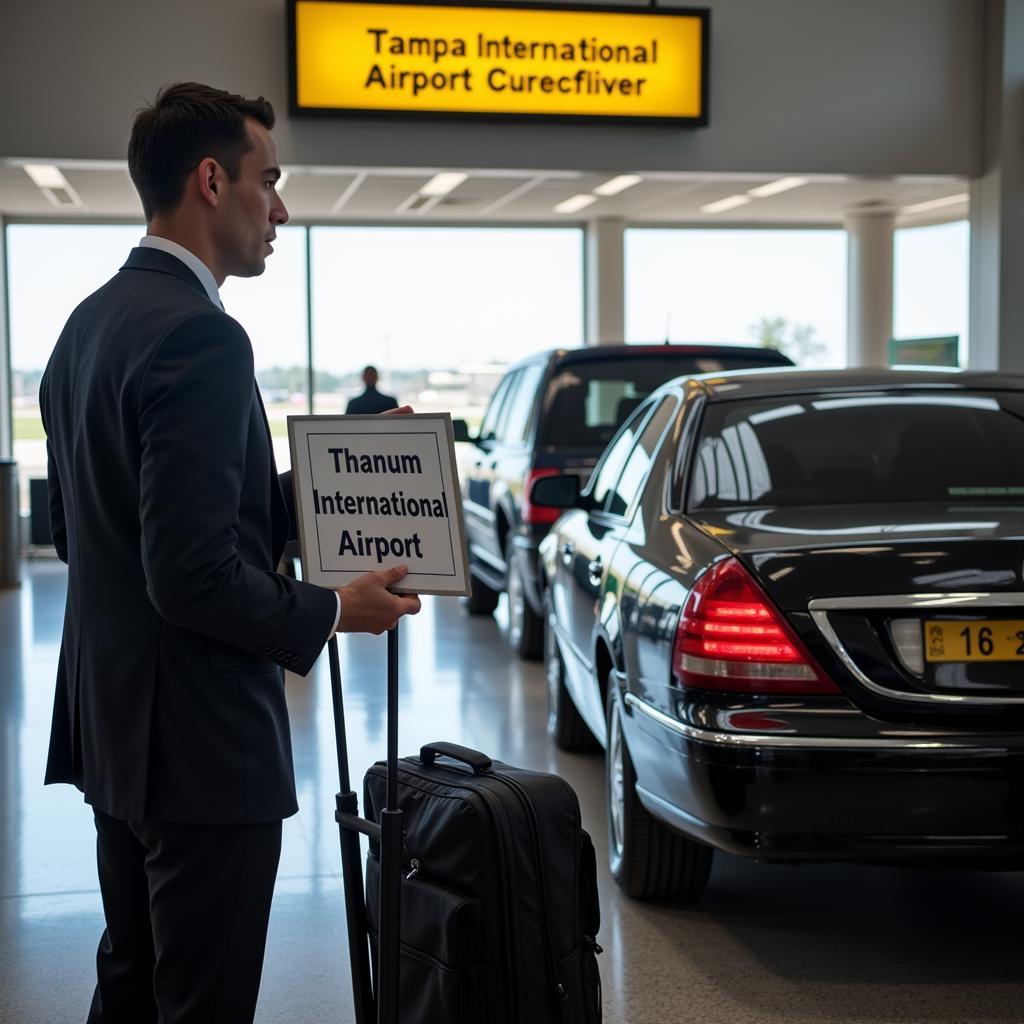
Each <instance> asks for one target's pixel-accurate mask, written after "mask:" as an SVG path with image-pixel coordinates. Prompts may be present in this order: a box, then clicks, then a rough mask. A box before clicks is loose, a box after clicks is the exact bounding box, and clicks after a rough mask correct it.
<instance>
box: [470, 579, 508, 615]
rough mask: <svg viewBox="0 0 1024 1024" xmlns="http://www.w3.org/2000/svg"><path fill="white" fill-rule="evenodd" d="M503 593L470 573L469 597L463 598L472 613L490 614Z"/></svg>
mask: <svg viewBox="0 0 1024 1024" xmlns="http://www.w3.org/2000/svg"><path fill="white" fill-rule="evenodd" d="M500 597H501V594H499V593H498V591H496V590H492V589H491V588H490V587H489V586H487V584H486V583H484V581H483V580H482V579H480V578H479V577H477V576H474V575H473V573H472V572H470V574H469V597H466V598H463V605H464V606H465V609H466V611H467V612H469V614H470V615H490V614H491V613H492V612H493V611H494V609H495V608H497V607H498V598H500Z"/></svg>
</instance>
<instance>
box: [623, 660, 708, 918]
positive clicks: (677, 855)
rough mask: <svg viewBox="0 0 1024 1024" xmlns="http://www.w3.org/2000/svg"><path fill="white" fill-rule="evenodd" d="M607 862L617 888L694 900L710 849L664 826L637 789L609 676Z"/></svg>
mask: <svg viewBox="0 0 1024 1024" xmlns="http://www.w3.org/2000/svg"><path fill="white" fill-rule="evenodd" d="M606 712H607V720H608V751H607V754H606V757H605V764H606V766H607V771H606V786H607V790H606V806H607V811H608V867H609V869H610V871H611V873H612V877H613V878H614V879H615V881H616V882H617V883H618V884H619V887H620V888H621V889H622V890H623V891H624V892H625V893H626V894H627V895H628V896H632V897H634V898H635V899H641V900H669V899H675V900H693V899H695V898H696V897H697V896H699V895H700V893H701V892H702V891H703V889H704V886H705V885H707V881H708V876H709V874H710V873H711V859H712V855H713V853H714V851H713V850H712V849H711V848H710V847H708V846H703V845H702V844H700V843H696V842H694V841H693V840H692V839H686V838H685V837H684V836H681V835H679V834H678V833H676V832H673V831H672V830H671V829H669V828H666V827H665V826H664V825H662V823H661V822H660V821H658V820H657V819H656V818H653V817H652V816H651V815H650V814H649V813H648V812H647V809H646V808H645V807H644V806H643V804H641V803H640V798H639V797H638V796H637V794H636V772H635V770H634V769H633V761H632V759H631V758H630V756H629V750H628V749H627V747H626V739H625V736H624V735H623V732H622V702H621V700H620V698H619V695H618V693H617V692H616V686H615V683H614V681H613V680H612V679H609V680H608V700H607V703H606Z"/></svg>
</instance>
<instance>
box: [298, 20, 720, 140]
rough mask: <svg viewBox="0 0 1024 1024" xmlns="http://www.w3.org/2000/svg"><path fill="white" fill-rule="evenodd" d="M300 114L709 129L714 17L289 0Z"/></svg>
mask: <svg viewBox="0 0 1024 1024" xmlns="http://www.w3.org/2000/svg"><path fill="white" fill-rule="evenodd" d="M289 28H290V31H291V54H290V57H291V61H292V76H291V90H292V91H291V110H292V113H293V114H303V113H321V114H326V113H353V112H376V113H382V112H388V111H390V112H401V113H403V114H409V113H424V114H435V115H436V114H452V115H459V116H467V115H470V116H488V115H498V116H502V117H520V118H522V117H527V118H545V117H558V118H563V119H565V118H572V119H577V118H584V119H590V118H616V119H625V120H639V121H646V122H651V121H672V122H675V123H679V124H691V125H702V124H706V123H707V78H708V75H707V49H708V47H707V41H708V12H707V10H706V9H699V10H697V9H694V10H690V9H679V8H642V7H611V6H608V7H605V6H601V7H582V6H575V5H573V6H571V7H570V6H560V7H540V6H530V5H510V4H505V3H500V4H486V3H466V4H458V5H455V4H421V3H401V2H399V3H393V2H376V0H361V2H350V0H290V24H289Z"/></svg>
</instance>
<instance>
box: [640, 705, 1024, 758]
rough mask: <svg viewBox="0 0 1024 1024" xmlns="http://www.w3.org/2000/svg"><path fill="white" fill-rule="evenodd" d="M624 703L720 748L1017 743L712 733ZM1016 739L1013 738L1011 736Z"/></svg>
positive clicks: (938, 747)
mask: <svg viewBox="0 0 1024 1024" xmlns="http://www.w3.org/2000/svg"><path fill="white" fill-rule="evenodd" d="M625 701H626V704H627V705H628V706H629V707H630V708H632V709H634V710H636V711H638V712H640V714H642V715H645V716H646V717H647V718H650V719H651V720H652V721H654V722H657V723H658V724H659V725H662V726H664V727H665V728H666V729H670V730H671V731H672V732H675V733H678V734H679V735H680V736H684V737H685V738H686V739H688V740H696V741H697V742H699V743H711V744H714V745H715V746H719V747H733V748H737V747H738V748H747V747H755V748H756V747H776V748H787V749H791V750H926V751H937V752H946V751H957V750H989V749H998V748H1000V747H1005V746H1008V745H1010V746H1019V745H1020V744H1019V743H1017V742H1014V743H1007V742H1005V739H1006V738H1005V737H1003V740H1004V742H988V741H986V740H983V739H979V740H973V739H972V740H960V739H952V740H946V739H923V738H922V739H910V738H906V739H894V738H882V739H860V738H857V737H849V738H847V737H839V736H793V735H791V734H790V735H785V736H772V735H770V734H761V733H728V732H715V731H712V730H710V729H698V728H697V727H696V726H693V725H687V724H686V723H685V722H680V721H677V720H676V719H675V718H672V717H670V716H669V715H666V714H665V712H664V711H659V710H658V709H657V708H655V707H652V706H651V705H650V704H648V703H647V702H646V701H643V700H641V699H640V698H639V697H637V696H636V695H635V694H632V693H627V694H626V696H625ZM1014 739H1016V737H1014Z"/></svg>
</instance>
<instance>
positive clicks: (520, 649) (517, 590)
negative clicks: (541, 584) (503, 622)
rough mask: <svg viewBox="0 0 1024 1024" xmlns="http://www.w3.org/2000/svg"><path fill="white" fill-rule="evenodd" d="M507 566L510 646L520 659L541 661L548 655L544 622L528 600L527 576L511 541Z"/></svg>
mask: <svg viewBox="0 0 1024 1024" xmlns="http://www.w3.org/2000/svg"><path fill="white" fill-rule="evenodd" d="M505 565H506V566H507V567H508V568H507V570H506V579H507V584H506V586H507V590H508V642H509V643H510V644H511V645H512V650H514V651H515V652H516V654H518V655H519V657H520V658H525V659H526V660H527V661H540V659H541V656H542V655H543V654H544V618H543V616H541V615H538V614H537V613H536V612H535V611H534V610H533V608H532V607H531V605H530V602H529V599H528V598H527V596H526V587H525V585H524V583H523V573H522V570H521V569H520V568H519V559H518V558H516V548H515V543H514V541H513V540H512V538H511V537H509V539H508V542H507V543H506V545H505Z"/></svg>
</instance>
